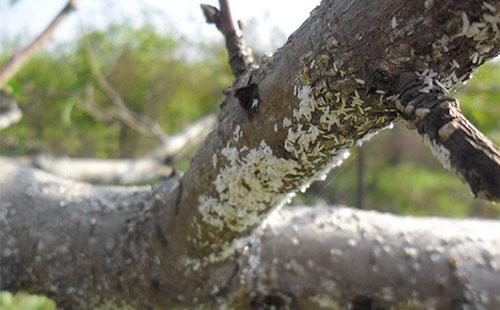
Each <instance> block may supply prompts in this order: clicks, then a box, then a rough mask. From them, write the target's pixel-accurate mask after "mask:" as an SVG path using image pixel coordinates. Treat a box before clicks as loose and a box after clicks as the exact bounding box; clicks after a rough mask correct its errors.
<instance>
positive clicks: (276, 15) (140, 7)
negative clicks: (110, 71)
mask: <svg viewBox="0 0 500 310" xmlns="http://www.w3.org/2000/svg"><path fill="white" fill-rule="evenodd" d="M10 2H11V0H0V38H21V40H22V42H29V41H30V39H31V38H33V37H34V36H36V35H37V34H38V33H39V32H41V31H42V30H43V29H44V27H45V26H46V25H47V24H48V23H49V22H50V21H51V19H52V18H53V17H54V16H55V15H56V14H57V13H58V12H59V10H60V9H61V8H62V7H64V5H65V4H66V0H17V2H16V4H14V5H11V4H9V3H10ZM319 2H320V0H288V1H287V0H272V1H269V0H267V1H266V0H252V1H249V0H232V1H230V4H231V7H232V10H233V17H234V18H235V19H241V20H243V21H244V22H245V23H246V24H248V25H250V26H251V27H252V28H254V29H256V30H255V31H253V33H252V34H251V35H252V37H253V38H251V39H253V40H252V41H258V44H259V45H260V48H261V49H263V50H265V51H269V52H271V51H272V50H273V49H275V48H276V47H278V46H280V45H281V44H282V43H283V42H281V41H282V40H285V39H286V37H287V36H288V35H289V34H291V33H292V32H293V31H294V30H295V29H297V28H298V27H299V26H300V25H301V23H302V22H303V21H305V19H306V18H307V17H308V16H309V12H310V11H311V10H312V9H314V7H315V6H316V5H318V4H319ZM77 3H78V7H79V9H78V11H77V12H76V13H73V14H72V15H71V16H70V17H69V18H67V20H65V21H64V24H63V25H61V26H60V27H59V28H58V29H57V31H56V33H55V35H54V40H53V42H65V41H69V40H71V39H72V38H74V37H75V36H76V35H78V34H79V33H81V32H82V29H94V28H101V27H104V26H105V25H106V24H108V23H110V22H120V21H125V20H129V21H131V22H132V23H133V24H137V25H140V24H141V23H143V22H144V21H145V20H148V21H149V22H152V23H153V24H155V25H156V26H157V27H158V29H159V30H160V31H161V29H176V30H178V31H179V32H180V33H181V34H182V35H183V36H184V37H185V38H186V39H187V40H193V41H198V42H199V41H211V40H220V39H221V37H220V34H219V33H218V32H217V31H215V28H214V27H212V26H208V25H207V24H206V23H205V21H204V18H203V16H202V14H201V10H200V8H199V4H200V3H207V4H211V5H214V6H217V3H218V1H216V0H215V1H214V0H207V1H195V0H181V1H179V0H177V1H172V0H121V1H120V0H79V1H78V2H77ZM250 26H249V27H250ZM256 38H258V39H256ZM277 39H279V40H277ZM277 41H280V42H277ZM52 44H54V43H52ZM0 52H1V50H0Z"/></svg>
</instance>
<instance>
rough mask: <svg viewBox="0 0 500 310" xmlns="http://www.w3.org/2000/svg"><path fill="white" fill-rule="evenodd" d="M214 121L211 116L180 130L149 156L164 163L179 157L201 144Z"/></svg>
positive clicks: (214, 117)
mask: <svg viewBox="0 0 500 310" xmlns="http://www.w3.org/2000/svg"><path fill="white" fill-rule="evenodd" d="M216 121H217V117H216V116H215V115H213V114H210V115H208V116H205V117H203V118H201V119H200V120H198V121H196V122H194V123H192V124H190V125H189V126H187V127H185V128H184V129H182V131H181V132H179V133H178V134H175V135H172V136H169V137H168V138H167V139H166V140H165V141H164V143H163V144H162V145H160V146H159V147H158V148H157V149H156V150H154V151H153V152H152V153H151V154H150V155H149V156H150V157H152V158H157V159H158V160H161V161H165V160H167V159H169V158H172V157H175V156H177V155H179V154H180V153H182V152H183V151H185V150H186V149H188V148H190V147H192V146H194V145H196V144H199V143H201V142H202V141H203V140H204V139H205V138H206V137H207V135H208V134H209V133H210V132H211V131H212V129H213V127H214V126H215V123H216Z"/></svg>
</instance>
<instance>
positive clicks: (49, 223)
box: [0, 164, 500, 309]
mask: <svg viewBox="0 0 500 310" xmlns="http://www.w3.org/2000/svg"><path fill="white" fill-rule="evenodd" d="M0 169H1V171H2V174H1V176H0V195H1V197H2V200H1V201H0V210H1V213H0V214H1V218H0V219H1V223H2V238H0V254H1V264H2V268H1V269H0V276H1V277H0V278H1V282H0V284H1V288H2V289H9V290H13V291H15V290H21V289H22V290H25V291H31V292H37V293H43V294H47V295H49V296H52V297H53V298H55V299H56V301H57V303H58V307H60V308H62V309H66V308H77V309H88V308H95V307H96V306H98V305H102V304H107V305H114V306H116V307H119V308H125V307H126V306H132V307H135V308H138V309H143V308H147V307H152V306H157V307H160V308H167V309H169V308H174V307H175V306H180V305H189V304H190V303H193V302H194V303H197V304H204V303H205V304H206V306H207V307H208V308H219V307H221V305H214V304H213V303H214V302H217V299H206V297H203V295H198V296H197V299H196V300H194V301H193V300H188V299H186V298H188V296H190V295H196V290H195V292H193V293H190V292H189V291H188V290H186V286H185V285H186V284H189V287H196V286H197V285H202V284H203V282H204V281H207V280H208V281H210V282H211V283H210V284H211V285H210V287H211V290H212V293H213V294H214V295H215V296H218V299H219V301H221V302H224V303H226V304H229V305H230V306H236V305H238V304H239V305H240V306H243V308H248V307H249V304H250V303H252V304H253V305H254V306H257V308H259V306H262V307H263V306H264V304H265V303H266V302H268V301H269V300H271V301H273V300H274V301H275V302H279V303H281V304H288V303H292V305H295V306H296V307H297V308H299V309H314V308H317V304H318V303H321V304H323V305H325V304H326V305H335V304H337V305H338V306H339V307H341V308H345V305H348V304H350V303H351V302H352V301H353V300H356V299H357V298H359V296H364V297H366V298H369V299H370V302H371V303H372V304H373V305H380V306H384V307H389V306H394V305H397V306H403V305H412V306H413V307H415V306H416V309H429V308H430V307H431V306H434V307H435V308H436V309H449V308H452V309H456V308H460V307H461V306H464V305H472V306H479V305H482V306H484V307H486V308H487V309H495V308H496V307H498V305H499V302H500V301H499V300H498V299H497V298H496V297H497V296H498V293H499V291H498V288H499V287H500V286H499V285H498V283H499V282H498V281H499V279H500V277H499V275H500V269H499V268H498V266H500V253H499V249H500V244H499V240H498V238H497V236H498V234H499V233H500V225H499V223H498V222H493V221H474V220H462V221H460V220H446V219H438V218H430V219H425V218H420V219H418V218H411V217H406V218H401V217H397V216H392V215H383V214H379V213H377V212H373V211H360V210H351V209H348V208H291V209H282V210H279V211H276V212H275V213H273V214H272V216H271V217H270V218H268V219H267V220H266V221H265V222H264V223H263V225H261V227H260V228H259V229H258V230H257V231H256V232H254V233H253V234H251V235H250V236H249V237H248V238H246V239H241V240H239V241H238V242H236V243H234V244H233V246H232V247H230V248H228V249H227V250H226V251H227V253H226V255H228V256H233V255H236V256H239V255H241V258H240V259H239V260H238V261H237V262H236V265H226V266H227V268H228V269H226V273H222V274H221V273H219V274H218V275H214V276H213V277H211V278H209V279H200V278H198V277H196V276H193V275H196V274H193V270H192V267H193V266H192V265H191V264H192V263H193V261H192V260H190V259H189V258H188V257H182V256H178V255H177V254H178V253H176V252H175V251H172V249H171V247H170V246H169V243H168V241H167V240H165V239H164V237H163V236H162V233H161V232H162V231H163V228H162V227H160V226H158V223H159V222H158V218H159V215H164V213H165V212H167V213H168V214H169V215H168V216H172V217H175V208H173V207H174V204H171V205H169V206H170V207H171V209H165V208H164V206H165V201H173V202H174V201H175V200H176V199H177V197H178V195H179V191H180V188H179V186H180V183H179V179H178V178H177V177H175V176H174V177H172V178H171V179H169V180H167V181H166V182H164V183H163V184H162V185H160V186H157V187H154V188H152V187H149V186H145V187H133V188H118V187H93V186H90V185H88V184H82V183H75V182H72V181H65V180H61V179H58V178H54V177H53V176H50V175H48V174H46V173H43V172H41V171H36V170H31V169H26V168H20V167H15V166H13V165H2V164H0ZM35 204H36V207H33V206H34V205H35ZM54 218H56V219H57V221H54ZM485 227H487V229H485ZM217 257H218V256H214V258H217ZM20 266H22V268H20ZM232 266H235V269H233V267H232ZM196 268H204V266H203V265H197V267H196ZM236 270H237V272H235V271H236ZM226 277H229V281H228V280H227V279H226ZM232 292H234V293H235V294H234V295H233V294H232ZM198 293H201V292H198ZM220 299H222V300H220ZM242 303H243V304H242ZM268 306H269V305H268ZM330 307H331V306H330ZM327 308H328V307H327Z"/></svg>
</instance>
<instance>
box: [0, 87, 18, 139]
mask: <svg viewBox="0 0 500 310" xmlns="http://www.w3.org/2000/svg"><path fill="white" fill-rule="evenodd" d="M22 117H23V112H22V111H21V109H19V107H18V106H17V103H16V102H15V101H14V99H12V98H11V97H7V96H6V95H4V94H2V93H0V130H2V129H5V128H7V127H9V126H12V125H14V124H16V123H17V122H19V121H20V120H21V118H22Z"/></svg>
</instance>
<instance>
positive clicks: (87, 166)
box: [0, 115, 216, 184]
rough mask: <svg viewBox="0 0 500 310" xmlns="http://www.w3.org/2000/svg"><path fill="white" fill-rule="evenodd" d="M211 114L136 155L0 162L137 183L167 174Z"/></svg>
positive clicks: (199, 137) (208, 124)
mask: <svg viewBox="0 0 500 310" xmlns="http://www.w3.org/2000/svg"><path fill="white" fill-rule="evenodd" d="M215 121H216V118H215V116H214V115H209V116H206V117H203V118H202V119H200V120H198V121H197V122H195V123H193V124H190V125H189V126H187V127H186V128H184V129H183V130H182V131H181V132H180V133H178V134H176V135H171V136H168V137H167V138H166V139H165V140H164V142H163V143H162V144H161V145H160V146H158V147H157V148H156V149H154V150H153V151H152V152H150V153H149V154H147V155H146V156H144V157H140V158H123V159H96V158H60V157H51V156H48V155H37V156H31V157H29V156H24V157H14V158H9V157H2V156H0V163H4V164H6V163H8V164H16V165H25V166H31V167H34V168H38V169H42V170H44V171H46V172H49V173H52V174H55V175H58V176H62V177H65V178H68V179H71V180H75V181H83V182H90V183H94V184H138V183H144V182H151V181H154V180H158V179H160V178H165V177H168V176H169V175H171V174H172V173H173V172H174V170H173V168H172V167H171V166H170V164H169V163H170V162H173V161H175V158H176V157H178V156H179V155H180V154H181V153H182V152H184V151H186V150H187V149H189V148H191V147H194V146H195V145H198V144H199V143H201V142H202V141H203V139H205V138H206V136H207V135H208V133H209V132H210V130H211V129H212V128H213V126H214V124H215Z"/></svg>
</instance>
